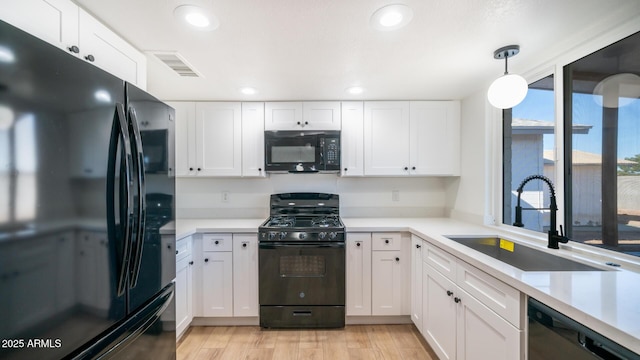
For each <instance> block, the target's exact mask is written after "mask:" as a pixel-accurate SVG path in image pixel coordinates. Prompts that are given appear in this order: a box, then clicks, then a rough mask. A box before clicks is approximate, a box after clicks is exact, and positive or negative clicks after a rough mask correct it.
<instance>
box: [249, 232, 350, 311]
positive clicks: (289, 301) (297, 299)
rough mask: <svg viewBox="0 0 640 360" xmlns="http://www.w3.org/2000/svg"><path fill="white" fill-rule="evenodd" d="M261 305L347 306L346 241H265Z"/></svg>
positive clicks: (260, 287) (260, 278)
mask: <svg viewBox="0 0 640 360" xmlns="http://www.w3.org/2000/svg"><path fill="white" fill-rule="evenodd" d="M259 247H260V249H259V267H260V272H259V299H260V306H265V305H266V306H284V305H287V306H296V305H303V306H312V305H322V306H344V303H345V247H344V242H314V243H278V242H263V243H260V246H259Z"/></svg>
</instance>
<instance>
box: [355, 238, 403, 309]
mask: <svg viewBox="0 0 640 360" xmlns="http://www.w3.org/2000/svg"><path fill="white" fill-rule="evenodd" d="M346 246H347V250H346V251H347V268H346V276H347V294H346V297H347V305H346V306H347V309H346V312H347V315H348V316H370V315H408V314H409V305H408V303H409V297H408V293H409V286H410V282H409V264H410V261H409V253H410V250H409V246H410V244H409V241H408V240H407V241H406V243H405V241H403V239H402V235H401V234H400V233H348V234H347V244H346Z"/></svg>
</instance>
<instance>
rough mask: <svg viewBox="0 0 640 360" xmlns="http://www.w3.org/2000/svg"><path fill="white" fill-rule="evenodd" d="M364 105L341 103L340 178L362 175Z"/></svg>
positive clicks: (350, 102)
mask: <svg viewBox="0 0 640 360" xmlns="http://www.w3.org/2000/svg"><path fill="white" fill-rule="evenodd" d="M363 136H364V103H363V102H362V101H349V102H343V103H342V131H341V133H340V137H341V139H340V145H341V146H340V151H341V162H340V163H341V164H342V170H341V175H342V176H362V175H364V137H363Z"/></svg>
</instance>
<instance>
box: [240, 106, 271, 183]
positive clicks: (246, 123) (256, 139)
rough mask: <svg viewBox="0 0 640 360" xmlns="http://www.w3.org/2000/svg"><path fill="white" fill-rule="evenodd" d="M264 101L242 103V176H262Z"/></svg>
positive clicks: (263, 172)
mask: <svg viewBox="0 0 640 360" xmlns="http://www.w3.org/2000/svg"><path fill="white" fill-rule="evenodd" d="M265 175H266V172H265V171H264V103H262V102H243V103H242V176H258V177H264V176H265Z"/></svg>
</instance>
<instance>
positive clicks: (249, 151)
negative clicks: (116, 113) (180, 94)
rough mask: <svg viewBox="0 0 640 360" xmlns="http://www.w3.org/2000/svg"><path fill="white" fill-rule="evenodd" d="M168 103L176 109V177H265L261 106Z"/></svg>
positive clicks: (260, 104) (247, 104) (231, 103)
mask: <svg viewBox="0 0 640 360" xmlns="http://www.w3.org/2000/svg"><path fill="white" fill-rule="evenodd" d="M168 104H169V105H170V106H171V107H173V108H174V109H175V110H176V176H202V177H225V176H245V177H248V176H254V177H264V176H265V172H264V131H263V126H264V110H263V103H258V102H256V103H239V102H169V103H168Z"/></svg>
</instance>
